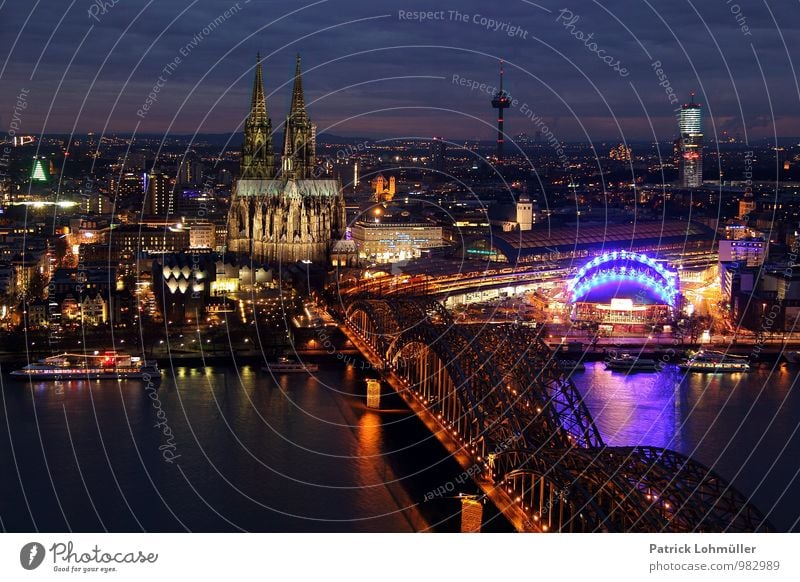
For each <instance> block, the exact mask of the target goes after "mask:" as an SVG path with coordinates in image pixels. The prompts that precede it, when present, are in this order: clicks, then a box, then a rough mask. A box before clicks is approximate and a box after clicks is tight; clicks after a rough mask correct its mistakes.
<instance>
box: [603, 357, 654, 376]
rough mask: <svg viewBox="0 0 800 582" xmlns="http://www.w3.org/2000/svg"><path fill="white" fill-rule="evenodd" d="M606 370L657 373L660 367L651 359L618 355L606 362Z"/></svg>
mask: <svg viewBox="0 0 800 582" xmlns="http://www.w3.org/2000/svg"><path fill="white" fill-rule="evenodd" d="M606 370H613V371H617V372H658V371H660V370H661V365H660V363H659V362H658V361H657V360H654V359H652V358H641V357H639V356H634V355H633V354H628V353H624V354H620V355H619V356H616V357H613V358H609V359H608V360H606Z"/></svg>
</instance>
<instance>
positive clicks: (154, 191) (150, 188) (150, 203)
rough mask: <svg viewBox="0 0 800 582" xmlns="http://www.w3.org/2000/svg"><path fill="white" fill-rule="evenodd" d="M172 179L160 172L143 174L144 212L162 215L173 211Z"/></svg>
mask: <svg viewBox="0 0 800 582" xmlns="http://www.w3.org/2000/svg"><path fill="white" fill-rule="evenodd" d="M174 189H175V188H174V187H173V183H172V180H170V178H169V176H167V175H166V174H162V173H160V172H157V173H152V174H146V175H145V192H146V194H145V196H146V201H147V202H146V206H145V208H146V209H147V212H146V214H151V215H154V216H164V217H166V216H167V215H169V214H173V213H174V212H175V195H174Z"/></svg>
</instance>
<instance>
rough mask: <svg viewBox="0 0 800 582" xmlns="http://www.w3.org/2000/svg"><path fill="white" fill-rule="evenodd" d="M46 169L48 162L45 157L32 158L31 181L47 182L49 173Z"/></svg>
mask: <svg viewBox="0 0 800 582" xmlns="http://www.w3.org/2000/svg"><path fill="white" fill-rule="evenodd" d="M48 169H49V164H48V160H47V158H45V157H35V158H33V166H31V182H48V181H49V180H50V173H49V171H48Z"/></svg>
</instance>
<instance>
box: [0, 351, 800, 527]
mask: <svg viewBox="0 0 800 582" xmlns="http://www.w3.org/2000/svg"><path fill="white" fill-rule="evenodd" d="M309 361H313V362H316V363H318V364H320V371H319V372H317V373H315V374H314V375H313V376H306V375H298V374H294V375H280V376H275V377H273V376H271V375H270V374H269V373H267V372H262V371H261V370H260V368H259V366H258V365H255V364H251V365H239V366H235V365H233V364H230V365H215V366H209V367H206V368H202V367H191V366H180V365H178V364H175V365H174V366H173V367H171V368H170V367H167V368H166V370H164V371H165V377H164V380H163V382H162V383H161V385H160V387H157V389H155V390H148V389H147V388H146V387H145V385H143V383H142V382H138V381H122V382H117V381H93V382H86V381H71V382H63V383H61V384H53V383H33V384H32V385H31V384H28V383H25V382H18V381H17V382H15V381H13V380H11V379H10V378H9V376H8V372H9V371H10V370H9V369H7V367H6V366H4V367H3V375H2V380H3V385H2V401H1V404H2V408H0V529H2V530H5V531H37V530H38V531H98V532H102V531H106V530H108V531H239V530H244V531H280V532H283V531H287V532H289V531H414V530H425V529H430V530H434V531H457V529H458V510H459V508H460V505H459V502H458V500H457V499H453V498H452V497H449V498H436V499H433V500H428V501H425V497H426V493H428V492H431V491H435V490H436V489H437V488H438V487H440V486H441V485H443V484H447V483H453V484H454V486H453V492H452V495H453V496H455V495H457V494H458V492H465V493H474V492H476V488H475V487H474V486H471V484H469V483H467V484H465V485H460V484H458V483H457V482H456V478H457V477H459V475H460V473H461V468H460V467H459V466H458V465H457V464H456V463H455V462H454V461H452V460H451V459H449V458H448V457H447V454H446V453H445V451H444V448H443V447H442V446H441V445H439V443H438V442H437V441H436V440H435V439H434V438H433V437H432V436H431V435H430V434H429V433H428V432H427V431H426V429H425V428H424V426H423V425H422V423H421V422H420V421H418V420H417V419H416V418H415V417H414V416H413V415H412V414H411V413H410V412H409V411H408V410H407V409H405V408H404V407H403V406H402V405H401V403H400V401H399V399H398V398H396V397H389V398H386V397H384V401H383V410H381V411H380V412H375V411H371V410H368V409H366V408H365V406H364V397H363V395H364V391H365V382H364V378H365V375H364V374H363V373H362V372H360V371H358V370H357V369H356V368H353V367H348V366H345V365H344V364H343V363H342V362H341V361H339V360H337V359H336V358H334V357H330V358H326V357H318V358H309ZM797 371H798V370H797V369H796V368H793V369H790V368H787V367H786V366H785V365H784V366H782V367H781V366H778V367H776V368H775V370H774V371H773V370H772V369H771V368H761V369H756V370H755V371H753V372H750V373H749V374H738V375H726V376H724V375H700V374H690V375H688V376H686V377H684V376H683V375H681V374H680V373H679V372H678V371H677V370H676V369H675V370H666V371H664V372H662V373H660V374H649V373H645V374H635V375H630V376H625V375H623V374H619V373H612V372H608V371H606V370H605V369H604V367H603V365H602V363H600V362H597V363H588V364H587V369H586V371H585V372H582V373H579V374H576V376H575V377H574V381H575V383H576V385H577V387H578V388H579V390H580V391H581V393H582V394H583V395H584V397H585V399H586V402H587V404H588V406H589V408H590V410H591V411H592V413H593V415H594V416H595V420H596V423H597V425H598V428H599V429H600V431H601V434H602V435H603V437H604V438H605V440H606V442H607V443H608V444H611V445H633V444H642V445H645V444H646V445H654V446H661V447H668V448H672V449H676V450H678V451H680V452H682V453H684V454H688V455H691V456H693V457H695V458H696V459H698V460H699V461H701V462H702V463H704V464H705V465H707V466H709V467H711V468H713V469H714V470H715V471H717V472H718V473H720V474H721V475H722V476H723V477H725V478H727V479H729V480H732V481H733V482H734V483H735V484H736V485H737V487H738V488H739V489H740V490H741V491H742V492H743V493H745V494H746V495H748V496H752V498H753V501H754V502H755V504H756V505H757V506H758V507H759V508H760V509H761V510H762V511H763V512H764V513H767V514H769V518H770V520H771V521H772V522H773V524H774V525H775V526H776V527H777V528H778V529H779V530H782V531H786V530H798V529H800V528H799V527H798V523H797V518H798V516H799V515H800V502H799V501H798V499H800V479H798V478H797V473H798V471H799V470H800V465H798V461H797V460H798V459H800V435H799V434H798V419H800V395H798V391H797V389H796V387H794V380H795V376H796V373H797ZM151 394H152V395H153V396H154V397H155V395H157V397H158V399H157V400H154V399H153V398H151V397H150V396H151ZM429 497H430V496H429ZM485 516H486V518H487V519H486V520H487V521H488V522H489V523H488V525H487V527H486V528H485V529H487V530H490V531H492V530H494V531H505V530H507V526H506V525H505V524H503V523H501V520H498V519H494V518H493V515H492V512H491V511H489V510H487V512H486V514H485Z"/></svg>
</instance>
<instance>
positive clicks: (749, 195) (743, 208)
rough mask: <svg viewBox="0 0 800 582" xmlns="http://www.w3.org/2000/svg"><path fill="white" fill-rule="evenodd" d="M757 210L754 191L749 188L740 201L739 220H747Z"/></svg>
mask: <svg viewBox="0 0 800 582" xmlns="http://www.w3.org/2000/svg"><path fill="white" fill-rule="evenodd" d="M755 209H756V201H755V198H753V190H752V189H751V188H747V189H746V190H745V191H744V196H743V197H742V198H741V200H739V218H740V219H741V220H747V219H748V218H749V217H750V215H751V214H752V213H753V212H754V211H755Z"/></svg>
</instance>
